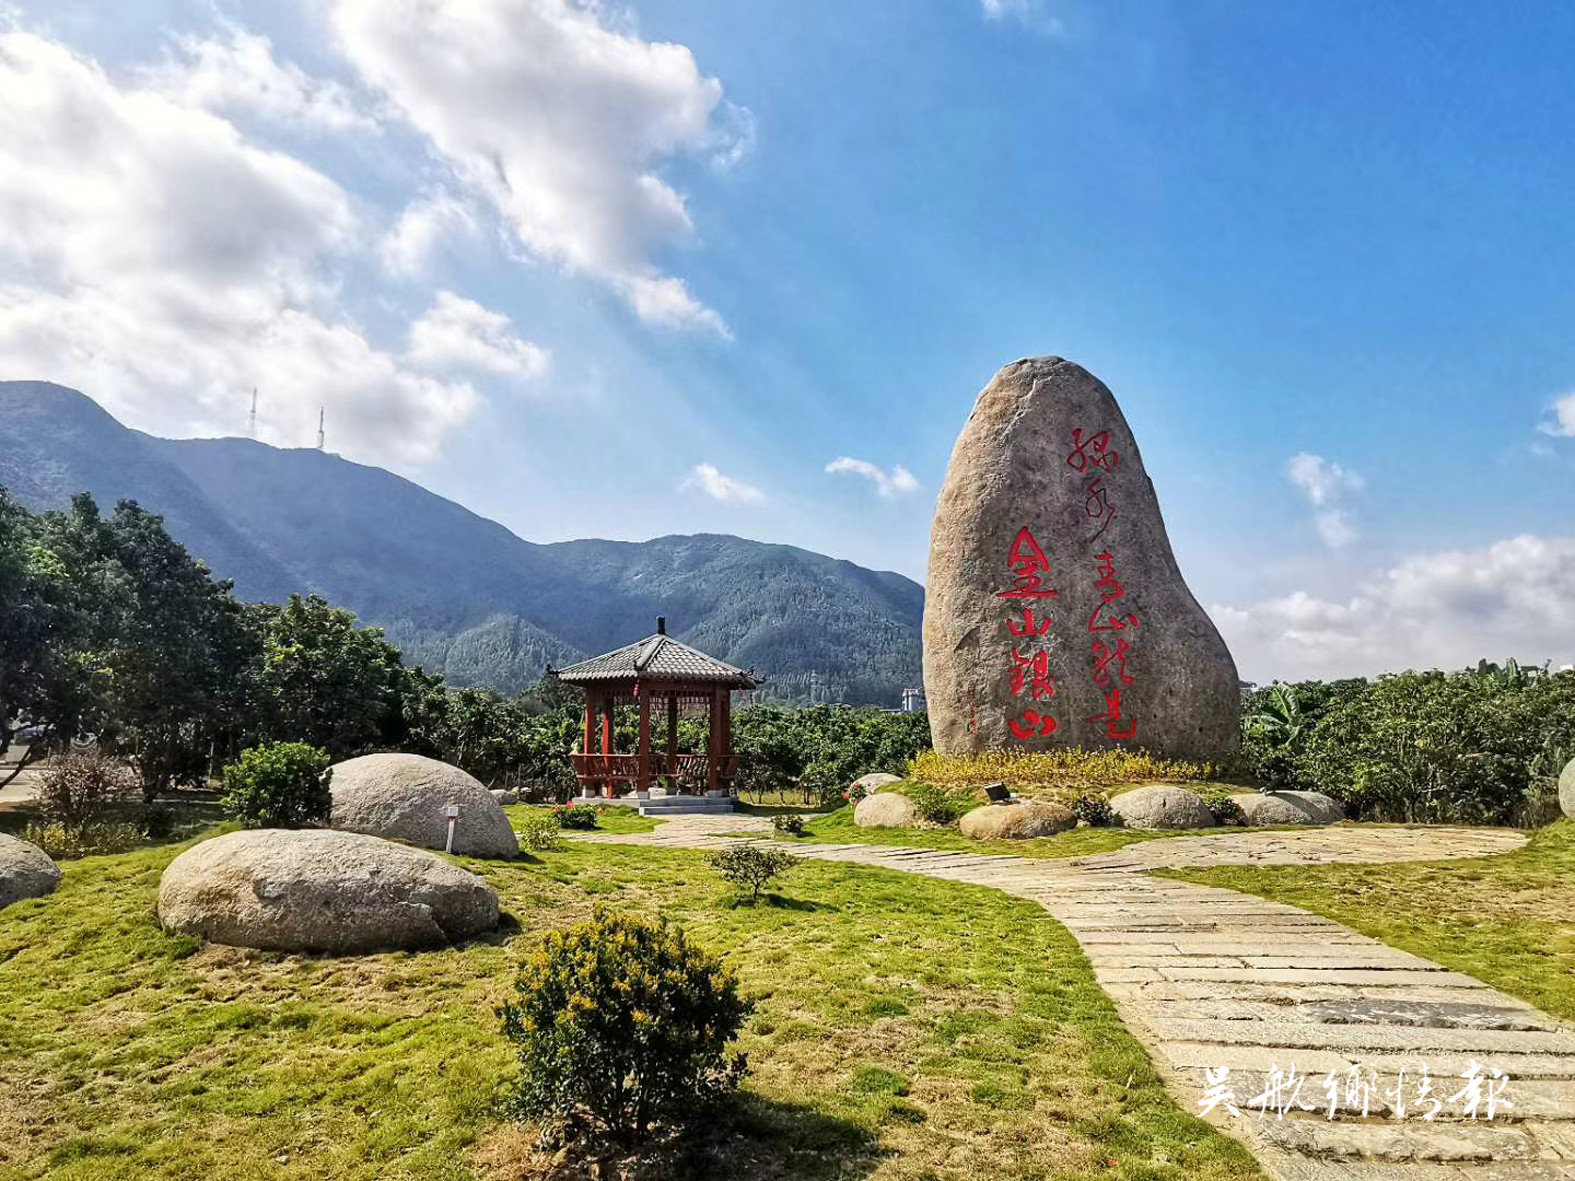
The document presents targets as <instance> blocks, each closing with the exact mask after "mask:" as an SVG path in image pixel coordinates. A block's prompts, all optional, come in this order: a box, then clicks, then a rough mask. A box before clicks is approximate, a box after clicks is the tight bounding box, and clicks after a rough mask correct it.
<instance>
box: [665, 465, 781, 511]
mask: <svg viewBox="0 0 1575 1181" xmlns="http://www.w3.org/2000/svg"><path fill="white" fill-rule="evenodd" d="M679 487H680V490H682V489H686V488H697V489H699V490H700V491H701V492H704V493H705V494H706V495H707V496H709V497H710V498H711V499H712V500H720V501H723V502H724V503H734V504H762V503H764V502H765V499H766V494H765V493H764V492H762V491H761V490H760V489H759V488H756V487H755V486H754V485H752V484H746V483H744V482H743V481H742V480H735V479H733V477H732V476H724V475H723V474H722V473H721V472H719V471H717V470H716V468H714V467H712V466H711V465H710V464H709V463H701V464H696V465H695V468H694V470H693V471H692V472H690V473H689V477H688V479H686V480H685V481H684V482H683V483H682V484H681V485H680V486H679Z"/></svg>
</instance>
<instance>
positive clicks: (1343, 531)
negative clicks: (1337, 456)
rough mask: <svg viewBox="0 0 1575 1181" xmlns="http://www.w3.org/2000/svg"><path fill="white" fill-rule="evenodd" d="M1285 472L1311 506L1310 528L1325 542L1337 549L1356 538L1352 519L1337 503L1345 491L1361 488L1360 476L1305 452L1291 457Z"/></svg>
mask: <svg viewBox="0 0 1575 1181" xmlns="http://www.w3.org/2000/svg"><path fill="white" fill-rule="evenodd" d="M1285 474H1286V476H1287V477H1288V478H1289V479H1290V481H1291V483H1292V484H1294V485H1296V487H1297V488H1299V489H1301V491H1302V494H1303V495H1304V496H1306V497H1307V500H1308V503H1310V504H1311V505H1312V506H1313V509H1314V512H1313V527H1314V528H1315V529H1316V530H1317V531H1318V536H1319V537H1321V538H1322V539H1323V542H1324V544H1325V545H1327V546H1328V547H1329V548H1330V549H1339V548H1341V547H1342V546H1346V545H1349V544H1350V543H1351V542H1353V541H1355V540H1356V536H1357V532H1356V522H1355V519H1354V518H1353V516H1352V514H1351V512H1350V510H1349V509H1347V508H1345V507H1344V506H1343V505H1342V503H1341V502H1342V501H1343V500H1344V499H1345V497H1346V496H1347V495H1348V494H1350V493H1353V492H1360V491H1361V489H1362V485H1363V481H1362V477H1361V476H1359V475H1357V474H1356V473H1355V472H1352V471H1347V470H1346V469H1345V468H1343V467H1341V466H1340V465H1339V464H1337V463H1331V462H1330V461H1329V460H1327V459H1325V458H1324V457H1323V456H1321V455H1309V454H1308V453H1307V452H1305V451H1303V452H1301V453H1300V454H1297V455H1293V456H1291V459H1290V462H1289V463H1287V464H1286V466H1285Z"/></svg>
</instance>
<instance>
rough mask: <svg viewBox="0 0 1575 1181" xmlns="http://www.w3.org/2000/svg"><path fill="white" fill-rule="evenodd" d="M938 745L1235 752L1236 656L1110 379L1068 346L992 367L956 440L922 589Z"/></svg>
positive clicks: (952, 751)
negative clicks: (1185, 561)
mask: <svg viewBox="0 0 1575 1181" xmlns="http://www.w3.org/2000/svg"><path fill="white" fill-rule="evenodd" d="M924 690H925V696H926V698H927V700H928V702H929V713H930V728H931V732H932V735H933V737H934V740H935V748H936V749H937V750H938V751H940V752H941V753H942V754H947V755H971V754H979V753H982V752H985V751H993V750H1021V751H1036V750H1045V749H1048V748H1052V747H1058V746H1076V747H1082V748H1085V749H1090V748H1108V747H1131V748H1143V749H1147V750H1150V751H1152V752H1154V753H1156V754H1159V755H1163V756H1166V757H1170V758H1184V759H1193V760H1204V761H1208V762H1214V763H1225V762H1227V761H1228V760H1229V759H1230V757H1231V756H1232V755H1233V754H1234V753H1235V751H1236V749H1237V747H1238V745H1239V744H1240V712H1241V704H1240V685H1239V682H1238V680H1237V676H1236V665H1235V662H1234V661H1233V660H1232V659H1231V655H1230V651H1229V649H1227V648H1226V646H1225V642H1224V640H1222V639H1221V638H1220V634H1219V632H1218V631H1217V630H1216V629H1215V627H1214V624H1213V622H1212V621H1211V620H1210V619H1209V617H1208V615H1206V614H1205V613H1204V611H1203V608H1202V607H1200V606H1199V605H1198V602H1197V600H1196V599H1194V598H1193V596H1192V592H1191V591H1189V590H1188V589H1187V584H1186V583H1185V582H1184V581H1183V579H1182V577H1181V571H1180V570H1179V569H1178V568H1177V566H1176V559H1175V555H1174V554H1173V553H1172V552H1171V548H1170V540H1169V538H1168V537H1167V536H1166V534H1165V523H1164V520H1163V519H1162V517H1161V516H1160V510H1159V501H1158V499H1157V497H1156V496H1155V494H1154V486H1153V485H1152V484H1151V483H1150V482H1149V478H1148V476H1147V474H1146V473H1145V471H1144V469H1143V460H1142V457H1141V456H1140V455H1139V453H1138V449H1137V444H1136V442H1135V441H1134V440H1133V438H1132V432H1131V431H1130V430H1129V429H1128V427H1127V422H1126V419H1125V418H1124V417H1122V414H1121V409H1120V407H1119V406H1117V405H1116V400H1115V397H1114V396H1113V395H1112V394H1111V392H1110V391H1109V390H1108V389H1107V388H1106V387H1105V385H1104V383H1103V382H1101V381H1100V380H1099V379H1098V378H1096V377H1094V376H1093V375H1092V374H1091V373H1089V372H1088V371H1087V370H1085V369H1083V368H1081V367H1080V366H1078V365H1075V364H1073V363H1072V362H1070V361H1065V360H1062V359H1061V358H1059V357H1038V358H1034V359H1032V360H1025V361H1016V362H1013V363H1012V364H1010V365H1008V366H1006V367H1005V368H1004V369H1002V370H1001V371H1000V372H999V373H997V374H996V375H995V378H994V380H992V381H991V382H990V384H989V385H988V386H987V387H985V390H984V392H983V393H981V394H980V395H979V399H978V401H977V402H976V403H975V404H974V408H973V413H972V415H971V416H970V417H969V419H968V424H967V426H966V427H964V429H963V432H962V435H961V436H960V437H959V438H958V440H957V446H956V449H955V450H954V451H953V452H952V458H951V464H950V466H949V467H948V468H947V471H946V480H945V483H944V485H943V486H942V488H941V493H940V498H939V501H938V503H937V506H936V510H935V521H934V526H933V530H932V535H931V542H930V565H929V583H928V586H927V588H926V593H925V599H924Z"/></svg>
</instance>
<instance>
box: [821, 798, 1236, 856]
mask: <svg viewBox="0 0 1575 1181" xmlns="http://www.w3.org/2000/svg"><path fill="white" fill-rule="evenodd" d="M805 828H806V829H807V830H808V835H807V836H805V837H802V838H800V839H801V840H803V841H804V842H805V843H806V844H822V845H893V846H896V847H898V848H904V849H940V850H944V851H946V852H959V853H1014V854H1016V855H1017V856H1019V857H1087V856H1090V855H1092V854H1094V853H1107V852H1109V851H1110V850H1111V849H1119V848H1121V847H1122V846H1123V845H1130V844H1133V843H1135V842H1137V841H1153V840H1158V839H1160V838H1161V837H1179V836H1209V835H1211V834H1213V833H1220V832H1240V831H1241V829H1239V828H1192V829H1187V830H1186V831H1184V832H1151V831H1149V830H1147V829H1135V828H1074V829H1070V830H1069V831H1067V832H1062V833H1057V834H1056V835H1055V836H1053V837H1037V838H1035V839H1034V840H1031V841H975V840H970V839H969V838H967V837H965V836H963V835H962V833H960V832H958V831H957V829H956V828H953V827H950V826H947V827H937V828H860V827H859V826H858V825H857V824H855V823H853V809H852V808H851V807H843V808H838V809H837V810H836V811H835V812H830V813H827V814H826V815H824V816H817V817H815V818H814V819H812V820H810V821H809V823H808V824H807V825H805Z"/></svg>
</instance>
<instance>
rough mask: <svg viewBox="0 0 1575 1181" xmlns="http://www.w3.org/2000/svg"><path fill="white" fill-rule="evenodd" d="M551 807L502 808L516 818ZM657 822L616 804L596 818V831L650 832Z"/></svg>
mask: <svg viewBox="0 0 1575 1181" xmlns="http://www.w3.org/2000/svg"><path fill="white" fill-rule="evenodd" d="M551 811H552V808H551V807H550V806H548V805H546V804H509V805H507V806H506V807H505V808H504V809H503V814H504V815H505V816H508V817H511V818H512V819H515V820H518V819H520V818H522V817H524V816H525V815H526V814H528V813H531V812H551ZM656 825H657V822H656V821H655V820H652V819H650V818H649V817H646V816H641V815H640V813H639V811H638V810H637V809H634V808H630V807H627V806H625V805H623V804H617V805H614V806H612V807H609V808H608V809H607V810H606V811H605V812H603V813H602V814H601V815H600V816H599V817H597V820H596V831H597V832H618V833H625V832H650V831H651V830H652V829H653V828H655V827H656Z"/></svg>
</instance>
